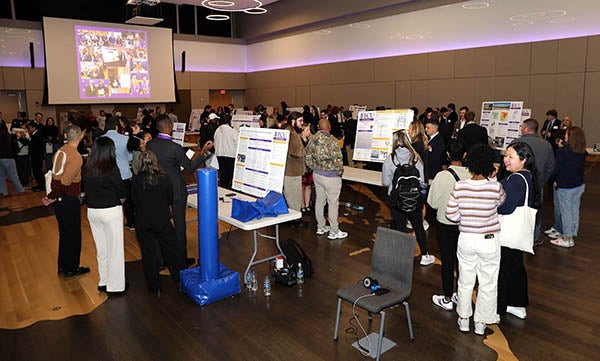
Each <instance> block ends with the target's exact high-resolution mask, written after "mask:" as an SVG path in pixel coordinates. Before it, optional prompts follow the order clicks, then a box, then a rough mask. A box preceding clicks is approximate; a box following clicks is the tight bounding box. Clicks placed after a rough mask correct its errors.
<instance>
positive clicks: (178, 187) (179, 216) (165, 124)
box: [146, 114, 213, 266]
mask: <svg viewBox="0 0 600 361" xmlns="http://www.w3.org/2000/svg"><path fill="white" fill-rule="evenodd" d="M156 128H157V129H158V131H159V133H158V136H157V137H156V138H154V139H152V140H151V141H149V142H148V144H147V145H146V149H147V150H150V151H152V152H153V153H154V154H156V157H157V158H158V163H159V164H160V168H161V169H162V170H163V172H165V174H166V175H167V176H168V177H169V179H170V180H171V183H172V184H173V221H174V223H175V234H176V236H177V244H178V246H179V247H181V248H182V250H183V254H184V255H185V257H186V259H187V263H188V266H190V265H192V264H194V262H195V260H194V259H193V258H188V257H187V238H186V234H185V231H186V222H185V209H186V203H187V189H186V185H185V181H184V179H183V175H182V174H181V167H183V168H184V169H185V170H187V171H188V172H193V171H194V170H195V169H196V168H198V167H199V166H200V165H201V164H203V163H204V162H205V161H206V159H208V158H209V157H210V153H209V152H208V150H209V149H210V148H212V146H213V142H212V141H209V142H207V143H206V144H205V145H204V146H203V147H202V151H201V152H200V155H199V156H198V157H196V159H195V160H193V161H192V160H190V159H189V158H188V157H187V156H186V155H185V151H184V149H183V147H181V146H180V145H179V144H176V143H174V142H173V140H172V139H171V133H172V132H173V121H171V118H169V116H168V115H167V114H160V115H159V116H157V117H156ZM148 196H149V197H151V196H152V195H151V194H149V195H148Z"/></svg>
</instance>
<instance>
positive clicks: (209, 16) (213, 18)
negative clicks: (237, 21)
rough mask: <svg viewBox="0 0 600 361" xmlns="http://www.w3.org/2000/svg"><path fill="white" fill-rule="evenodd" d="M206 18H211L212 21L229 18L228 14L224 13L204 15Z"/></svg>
mask: <svg viewBox="0 0 600 361" xmlns="http://www.w3.org/2000/svg"><path fill="white" fill-rule="evenodd" d="M206 19H207V20H212V21H225V20H229V15H225V14H212V15H206Z"/></svg>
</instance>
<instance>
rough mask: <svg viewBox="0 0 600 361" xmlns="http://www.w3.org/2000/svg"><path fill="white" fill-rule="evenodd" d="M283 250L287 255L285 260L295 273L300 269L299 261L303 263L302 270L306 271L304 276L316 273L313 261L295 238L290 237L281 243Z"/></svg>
mask: <svg viewBox="0 0 600 361" xmlns="http://www.w3.org/2000/svg"><path fill="white" fill-rule="evenodd" d="M281 250H282V251H283V255H284V256H285V261H286V263H287V264H288V265H289V268H290V269H291V270H293V271H294V274H296V273H297V271H298V263H301V264H302V270H303V271H304V277H310V276H312V274H313V273H315V269H314V268H313V265H312V262H311V260H310V258H309V257H308V255H307V254H306V252H305V251H304V249H303V248H302V246H300V244H298V242H296V241H294V240H293V239H291V238H290V239H288V240H287V241H285V242H283V244H282V245H281Z"/></svg>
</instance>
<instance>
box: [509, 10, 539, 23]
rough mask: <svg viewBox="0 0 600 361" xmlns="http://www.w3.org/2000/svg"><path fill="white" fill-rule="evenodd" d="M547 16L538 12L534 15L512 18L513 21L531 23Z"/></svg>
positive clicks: (527, 14) (528, 14) (521, 15)
mask: <svg viewBox="0 0 600 361" xmlns="http://www.w3.org/2000/svg"><path fill="white" fill-rule="evenodd" d="M544 16H546V13H545V12H543V11H536V12H532V13H526V14H519V15H514V16H511V17H510V20H512V21H531V20H536V19H541V18H543V17H544Z"/></svg>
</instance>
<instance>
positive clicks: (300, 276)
mask: <svg viewBox="0 0 600 361" xmlns="http://www.w3.org/2000/svg"><path fill="white" fill-rule="evenodd" d="M296 283H297V284H299V285H301V284H303V283H304V270H303V269H302V263H298V273H297V274H296Z"/></svg>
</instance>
